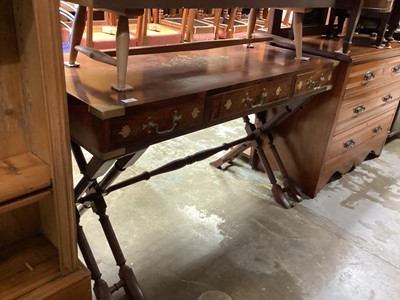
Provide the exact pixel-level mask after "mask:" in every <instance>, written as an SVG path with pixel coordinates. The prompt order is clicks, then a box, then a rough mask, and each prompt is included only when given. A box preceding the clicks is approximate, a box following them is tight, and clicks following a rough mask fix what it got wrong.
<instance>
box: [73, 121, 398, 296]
mask: <svg viewBox="0 0 400 300" xmlns="http://www.w3.org/2000/svg"><path fill="white" fill-rule="evenodd" d="M242 136H244V130H243V126H242V122H241V121H240V120H235V121H233V122H229V123H226V124H224V125H220V126H216V127H214V128H211V129H207V130H203V131H201V132H197V133H194V134H190V135H187V136H183V137H180V138H177V139H174V140H171V141H168V142H165V143H161V144H158V145H155V146H152V147H151V148H149V149H148V151H147V152H146V153H145V154H144V156H143V157H142V159H140V160H139V161H138V163H137V165H136V166H135V167H133V168H131V169H129V170H127V171H126V172H125V174H124V175H123V176H122V178H126V177H128V176H132V175H134V174H139V173H141V172H143V171H145V170H151V169H154V168H156V167H158V166H160V165H161V164H163V163H166V162H168V161H170V160H172V159H176V158H181V157H185V156H187V155H189V154H193V153H194V152H196V151H199V150H202V149H206V147H207V146H209V147H211V146H219V145H220V144H222V143H223V142H226V141H231V140H233V139H235V138H239V137H242ZM222 154H223V153H219V154H218V155H216V156H214V157H212V158H211V159H208V160H205V161H202V162H199V163H195V164H193V165H190V166H187V167H185V168H183V169H180V170H178V171H174V172H171V173H168V174H164V175H160V176H157V177H154V178H152V179H150V180H149V181H147V182H141V183H138V184H136V185H135V186H132V187H129V188H125V189H123V190H119V191H116V192H114V193H112V194H110V195H109V196H107V203H108V214H109V216H110V219H111V221H112V222H113V225H114V228H115V231H116V233H117V236H118V238H119V241H120V243H121V246H122V249H123V251H124V253H125V256H126V259H127V264H128V265H130V266H131V267H132V268H133V270H134V272H135V275H136V277H137V279H138V281H139V283H140V285H141V287H142V289H143V291H144V293H145V295H146V298H147V299H149V300H153V299H160V300H161V299H162V300H167V299H168V300H196V299H199V300H210V299H211V300H228V299H233V300H261V299H271V300H272V299H273V300H281V299H290V300H296V299H299V300H300V299H323V300H328V299H335V300H336V299H360V300H364V299H369V300H383V299H385V300H389V299H400V285H399V279H400V247H399V245H400V139H394V140H392V141H391V142H389V143H388V144H387V145H386V146H385V148H384V151H383V153H382V154H381V156H380V157H379V158H376V159H373V160H369V161H365V162H364V163H363V164H362V165H361V166H360V167H357V168H356V169H355V170H354V171H352V172H351V173H349V174H346V175H344V176H343V177H342V178H341V179H339V180H337V181H334V182H331V183H329V184H327V185H326V186H325V188H324V189H323V190H322V191H321V192H320V193H319V194H318V195H317V197H316V198H315V199H308V200H304V201H303V202H302V203H300V204H298V205H297V206H296V207H294V208H292V209H289V210H286V209H283V208H282V207H280V206H279V205H278V204H276V203H275V201H274V200H273V198H272V194H271V192H270V190H269V188H268V184H269V182H268V179H267V178H266V176H265V175H264V174H263V173H261V172H258V171H255V170H252V169H251V168H250V167H249V166H248V165H247V164H246V163H245V162H244V161H242V160H240V159H238V160H236V161H235V163H234V165H232V166H230V167H229V168H227V169H226V170H225V171H222V170H219V169H215V168H213V167H211V166H209V164H208V163H209V162H210V161H212V160H213V159H216V158H218V157H219V156H221V155H222ZM75 170H76V168H75ZM78 178H79V175H78V173H77V171H76V174H75V179H76V180H77V179H78ZM82 224H83V226H84V229H85V231H86V232H87V233H88V238H89V241H90V244H91V246H92V249H93V251H94V253H95V256H96V258H97V262H98V264H99V267H100V269H101V271H102V273H103V278H104V279H105V280H106V281H107V282H108V283H109V285H111V284H112V283H114V282H115V281H116V280H117V277H118V276H117V272H118V269H117V268H116V266H115V262H114V260H113V258H112V255H111V253H110V251H109V249H108V246H107V243H106V241H105V239H104V237H103V234H102V232H101V229H100V225H99V223H98V222H97V217H96V215H95V214H93V213H91V212H90V211H89V212H87V213H86V214H84V216H83V217H82ZM114 297H115V299H128V297H127V296H126V295H125V293H124V291H123V290H120V291H118V292H116V293H114Z"/></svg>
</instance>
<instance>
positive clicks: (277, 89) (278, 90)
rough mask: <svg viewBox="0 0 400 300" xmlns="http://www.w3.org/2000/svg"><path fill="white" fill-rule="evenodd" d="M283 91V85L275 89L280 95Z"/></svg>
mask: <svg viewBox="0 0 400 300" xmlns="http://www.w3.org/2000/svg"><path fill="white" fill-rule="evenodd" d="M281 92H282V88H281V86H278V87H277V88H276V91H275V94H276V95H277V96H279V94H280V93H281Z"/></svg>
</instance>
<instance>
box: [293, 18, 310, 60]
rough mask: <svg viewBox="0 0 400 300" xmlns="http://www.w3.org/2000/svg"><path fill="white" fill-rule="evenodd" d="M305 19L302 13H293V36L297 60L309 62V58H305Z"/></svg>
mask: <svg viewBox="0 0 400 300" xmlns="http://www.w3.org/2000/svg"><path fill="white" fill-rule="evenodd" d="M303 17H304V13H302V12H296V11H294V12H293V35H294V43H295V47H296V59H300V60H309V59H310V58H309V57H303Z"/></svg>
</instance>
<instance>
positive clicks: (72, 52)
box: [64, 5, 86, 67]
mask: <svg viewBox="0 0 400 300" xmlns="http://www.w3.org/2000/svg"><path fill="white" fill-rule="evenodd" d="M85 22H86V6H82V5H79V6H78V9H77V11H76V14H75V20H74V23H73V25H72V33H71V45H70V49H69V60H68V62H65V63H64V64H65V65H66V66H67V67H77V66H79V63H77V62H76V57H77V56H78V51H77V50H76V49H75V46H78V45H79V44H80V43H81V40H82V35H83V32H84V30H85V25H86V24H85Z"/></svg>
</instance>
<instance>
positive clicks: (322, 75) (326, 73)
mask: <svg viewBox="0 0 400 300" xmlns="http://www.w3.org/2000/svg"><path fill="white" fill-rule="evenodd" d="M332 80H333V70H332V69H321V70H315V71H311V72H307V73H302V74H298V75H297V76H296V82H295V86H294V91H293V96H299V95H302V94H306V93H310V92H312V91H315V90H319V89H323V88H327V87H328V86H330V85H331V84H332Z"/></svg>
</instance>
